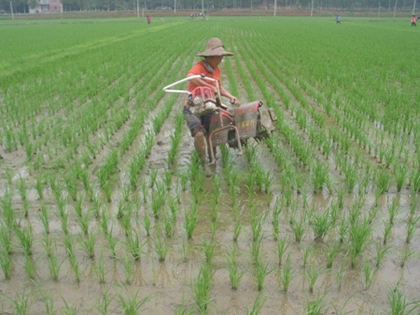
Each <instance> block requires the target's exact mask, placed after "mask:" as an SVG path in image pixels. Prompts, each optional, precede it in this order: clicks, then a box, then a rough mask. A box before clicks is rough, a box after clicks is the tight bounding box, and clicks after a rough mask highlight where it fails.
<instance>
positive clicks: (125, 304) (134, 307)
mask: <svg viewBox="0 0 420 315" xmlns="http://www.w3.org/2000/svg"><path fill="white" fill-rule="evenodd" d="M118 286H119V287H121V288H123V289H124V290H125V291H126V292H125V293H121V292H120V293H119V294H118V296H119V298H120V303H121V307H122V313H123V314H124V315H135V314H140V313H142V312H143V311H144V310H146V309H145V308H142V307H143V306H144V304H146V303H147V302H148V301H149V300H150V299H151V298H152V296H146V297H144V298H142V299H140V300H138V299H139V291H137V292H136V293H135V294H133V295H132V296H131V297H130V294H129V292H128V288H127V286H126V285H125V284H124V283H123V284H119V285H118Z"/></svg>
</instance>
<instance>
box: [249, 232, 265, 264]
mask: <svg viewBox="0 0 420 315" xmlns="http://www.w3.org/2000/svg"><path fill="white" fill-rule="evenodd" d="M262 247H263V238H262V237H260V238H259V239H258V240H256V241H254V242H252V243H251V257H252V261H253V263H254V266H257V265H258V263H259V259H260V255H261V251H262Z"/></svg>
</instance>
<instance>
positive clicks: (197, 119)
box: [184, 38, 239, 177]
mask: <svg viewBox="0 0 420 315" xmlns="http://www.w3.org/2000/svg"><path fill="white" fill-rule="evenodd" d="M197 56H198V57H204V59H203V60H201V61H199V62H197V63H196V64H195V65H194V66H193V67H192V68H191V69H190V70H189V71H188V72H187V77H189V76H192V75H201V74H204V75H205V76H206V77H210V78H213V79H216V80H217V81H218V83H219V88H220V94H221V96H224V97H227V98H229V99H230V102H231V103H232V104H239V101H238V99H237V98H236V97H235V96H233V95H232V94H230V93H229V92H228V91H226V90H225V89H224V88H223V87H222V85H221V81H220V68H219V64H220V62H221V61H222V59H223V57H224V56H233V53H231V52H228V51H226V50H225V49H224V46H223V45H222V42H221V41H220V39H218V38H211V39H209V41H208V42H207V47H206V50H205V51H204V52H202V53H199V54H197ZM197 86H207V87H209V88H211V89H212V90H213V91H214V92H215V94H216V93H217V88H216V83H215V82H210V81H206V80H202V79H199V78H197V79H193V80H191V81H189V83H188V91H189V92H192V91H193V90H194V89H195V88H196V87H197ZM212 115H213V113H209V114H205V115H203V116H196V115H193V114H192V113H191V111H190V110H189V108H188V104H187V103H186V104H185V106H184V116H185V121H186V123H187V126H188V128H189V129H190V132H191V136H192V137H194V147H195V149H196V150H197V152H198V155H199V157H200V160H201V162H202V164H203V168H204V173H205V175H206V176H207V177H209V176H212V171H211V169H210V167H209V166H208V165H207V145H208V142H207V141H208V136H209V128H210V119H211V116H212Z"/></svg>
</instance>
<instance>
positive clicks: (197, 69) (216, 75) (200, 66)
mask: <svg viewBox="0 0 420 315" xmlns="http://www.w3.org/2000/svg"><path fill="white" fill-rule="evenodd" d="M190 74H204V75H205V76H206V77H209V78H213V79H216V80H217V81H218V82H219V87H220V86H221V84H220V83H221V81H220V68H219V67H216V68H215V69H213V73H210V72H208V71H207V69H206V67H205V66H204V60H201V61H200V62H197V63H196V64H195V65H194V66H193V67H192V68H191V69H190V70H189V71H188V72H187V76H188V75H190ZM207 82H208V83H209V84H210V85H213V86H216V82H211V81H207ZM196 87H197V85H195V84H193V83H191V81H189V82H188V91H189V92H192V91H193V90H194V89H195V88H196Z"/></svg>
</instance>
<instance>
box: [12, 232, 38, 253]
mask: <svg viewBox="0 0 420 315" xmlns="http://www.w3.org/2000/svg"><path fill="white" fill-rule="evenodd" d="M15 233H16V236H17V237H18V239H19V241H20V245H21V246H22V249H23V251H24V253H25V255H28V256H32V248H33V244H34V241H35V239H34V236H33V234H32V228H31V227H30V226H24V227H22V228H21V229H20V228H16V229H15Z"/></svg>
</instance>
